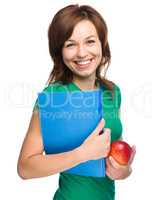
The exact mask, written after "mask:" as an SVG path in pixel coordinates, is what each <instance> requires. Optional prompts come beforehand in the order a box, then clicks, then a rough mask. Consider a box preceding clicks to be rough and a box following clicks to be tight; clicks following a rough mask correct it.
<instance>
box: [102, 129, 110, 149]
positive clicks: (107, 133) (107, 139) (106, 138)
mask: <svg viewBox="0 0 156 200" xmlns="http://www.w3.org/2000/svg"><path fill="white" fill-rule="evenodd" d="M110 134H111V130H110V129H109V128H105V129H104V134H103V137H104V141H105V143H106V144H107V145H110V141H111V135H110Z"/></svg>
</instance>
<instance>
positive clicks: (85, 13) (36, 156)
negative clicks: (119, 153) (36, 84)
mask: <svg viewBox="0 0 156 200" xmlns="http://www.w3.org/2000/svg"><path fill="white" fill-rule="evenodd" d="M48 38H49V52H50V55H51V57H52V60H53V62H54V67H53V70H52V72H51V74H50V76H49V79H48V86H47V87H46V88H45V89H44V91H47V92H48V91H49V92H51V91H58V92H59V91H64V90H66V89H67V90H69V91H80V92H81V91H83V90H96V89H98V88H102V90H103V91H104V92H103V102H102V103H103V109H104V113H105V115H104V116H103V119H102V120H101V121H100V122H99V124H98V125H97V127H96V128H95V130H94V131H93V132H92V133H91V134H90V135H89V136H88V138H86V140H85V141H84V142H83V144H81V145H80V146H79V147H78V148H75V149H73V150H71V151H68V152H64V153H58V154H50V155H45V154H43V153H44V144H43V141H42V136H41V130H40V121H39V109H38V102H37V101H36V104H35V107H34V110H33V111H34V112H33V114H32V118H31V121H30V125H29V128H28V131H27V134H26V137H25V139H24V142H23V146H22V149H21V153H20V156H19V160H18V174H19V176H20V177H22V178H23V179H30V178H37V177H44V176H49V175H52V174H56V173H60V176H59V188H58V190H57V191H56V193H55V195H54V198H53V199H54V200H62V199H64V200H80V199H85V200H102V199H103V200H114V198H115V184H114V180H119V179H124V178H126V177H128V176H129V175H130V174H131V171H132V170H131V163H132V161H133V158H134V155H135V147H134V146H133V147H132V149H133V152H132V156H131V159H130V162H129V163H128V165H126V166H121V165H120V164H119V163H117V162H116V161H115V160H114V159H113V158H111V157H108V152H109V149H110V142H112V141H115V140H119V139H121V135H122V124H121V121H120V116H119V110H120V105H121V94H120V89H119V87H118V86H117V85H116V84H114V83H113V82H111V81H108V80H107V79H106V77H105V74H104V75H102V73H101V70H103V69H104V71H105V72H106V70H107V68H108V66H109V64H110V60H111V54H110V49H109V44H108V39H107V26H106V23H105V21H104V19H103V18H102V16H101V15H100V14H99V13H98V12H97V11H96V10H95V9H93V8H92V7H90V6H85V5H84V6H79V5H69V6H67V7H65V8H63V9H61V10H60V11H59V12H58V13H57V14H56V15H55V16H54V18H53V20H52V22H51V24H50V26H49V30H48ZM103 127H105V129H104V130H105V131H104V134H101V135H99V132H100V131H101V129H102V128H103ZM103 157H105V158H106V176H105V177H103V178H99V177H88V176H79V175H75V174H69V173H64V172H63V171H65V170H67V169H70V168H72V167H74V166H76V165H78V164H80V163H82V162H85V161H88V160H94V159H99V158H103Z"/></svg>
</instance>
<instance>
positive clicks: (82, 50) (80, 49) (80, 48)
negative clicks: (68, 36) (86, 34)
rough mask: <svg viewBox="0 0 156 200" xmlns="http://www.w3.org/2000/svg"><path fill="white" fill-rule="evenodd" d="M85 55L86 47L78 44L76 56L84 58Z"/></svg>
mask: <svg viewBox="0 0 156 200" xmlns="http://www.w3.org/2000/svg"><path fill="white" fill-rule="evenodd" d="M86 56H87V49H86V48H85V47H84V45H79V46H78V49H77V57H78V58H84V57H86Z"/></svg>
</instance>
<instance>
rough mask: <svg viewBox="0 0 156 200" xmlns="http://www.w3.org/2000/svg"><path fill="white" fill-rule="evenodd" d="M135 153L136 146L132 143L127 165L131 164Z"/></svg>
mask: <svg viewBox="0 0 156 200" xmlns="http://www.w3.org/2000/svg"><path fill="white" fill-rule="evenodd" d="M135 154H136V146H135V145H133V146H132V153H131V157H130V160H129V165H131V164H132V162H133V160H134V157H135Z"/></svg>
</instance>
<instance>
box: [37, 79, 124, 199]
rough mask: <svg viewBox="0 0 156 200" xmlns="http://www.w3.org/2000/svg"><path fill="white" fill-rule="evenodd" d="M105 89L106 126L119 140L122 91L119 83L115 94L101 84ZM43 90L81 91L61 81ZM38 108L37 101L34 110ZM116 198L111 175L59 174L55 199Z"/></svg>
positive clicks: (103, 89)
mask: <svg viewBox="0 0 156 200" xmlns="http://www.w3.org/2000/svg"><path fill="white" fill-rule="evenodd" d="M99 87H100V88H101V89H102V91H103V99H102V100H103V102H102V106H103V111H104V116H103V118H104V119H105V128H110V129H111V141H115V140H118V139H119V138H120V137H121V134H122V124H121V121H120V116H119V108H120V104H121V93H120V89H119V87H118V86H117V85H114V89H113V90H114V96H113V97H112V93H111V92H110V91H109V90H107V89H106V87H105V86H103V85H99ZM43 91H46V92H62V91H81V89H80V88H79V87H78V86H77V85H76V84H75V83H69V84H68V85H62V84H61V83H60V82H58V83H53V84H50V85H49V86H48V87H46V88H45V89H44V90H43ZM35 110H38V104H37V101H36V103H35V107H34V111H35ZM80 199H82V200H114V199H115V182H114V181H113V180H111V179H109V177H107V176H105V177H100V178H99V177H87V176H80V175H75V174H69V173H65V172H61V173H60V175H59V187H58V189H57V191H56V192H55V194H54V197H53V200H80Z"/></svg>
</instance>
